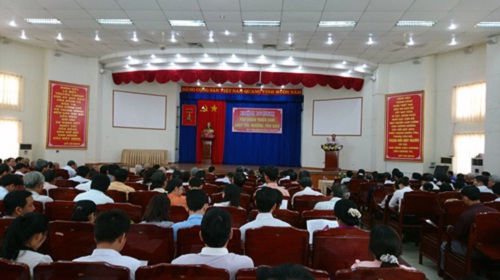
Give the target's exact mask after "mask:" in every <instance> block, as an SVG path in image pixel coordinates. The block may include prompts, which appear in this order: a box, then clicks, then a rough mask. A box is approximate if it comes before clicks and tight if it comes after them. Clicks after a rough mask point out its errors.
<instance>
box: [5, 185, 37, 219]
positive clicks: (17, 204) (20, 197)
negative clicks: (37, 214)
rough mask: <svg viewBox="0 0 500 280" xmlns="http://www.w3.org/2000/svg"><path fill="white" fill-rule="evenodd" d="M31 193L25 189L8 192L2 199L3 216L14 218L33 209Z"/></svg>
mask: <svg viewBox="0 0 500 280" xmlns="http://www.w3.org/2000/svg"><path fill="white" fill-rule="evenodd" d="M33 202H34V200H33V196H32V193H31V192H29V191H27V190H15V191H11V192H9V193H8V194H7V195H6V196H5V197H4V199H3V207H4V209H5V215H4V216H3V217H4V218H16V217H19V216H22V215H25V214H27V213H31V212H33V211H35V205H34V204H33Z"/></svg>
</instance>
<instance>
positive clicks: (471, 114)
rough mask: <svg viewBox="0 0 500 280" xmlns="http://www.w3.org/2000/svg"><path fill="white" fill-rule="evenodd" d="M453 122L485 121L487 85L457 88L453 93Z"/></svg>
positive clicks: (480, 84) (479, 84)
mask: <svg viewBox="0 0 500 280" xmlns="http://www.w3.org/2000/svg"><path fill="white" fill-rule="evenodd" d="M452 112H453V116H452V118H453V121H454V122H456V123H464V122H481V121H484V116H485V112H486V83H476V84H470V85H465V86H457V87H455V88H454V91H453V100H452Z"/></svg>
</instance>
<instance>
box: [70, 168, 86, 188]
mask: <svg viewBox="0 0 500 280" xmlns="http://www.w3.org/2000/svg"><path fill="white" fill-rule="evenodd" d="M89 176H90V167H88V166H85V165H81V166H78V167H77V168H76V176H75V177H71V178H69V180H71V181H75V182H78V183H80V184H83V183H86V182H88V181H90V179H89Z"/></svg>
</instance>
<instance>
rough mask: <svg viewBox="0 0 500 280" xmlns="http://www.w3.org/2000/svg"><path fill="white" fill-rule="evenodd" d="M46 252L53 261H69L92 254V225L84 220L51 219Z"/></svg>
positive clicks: (93, 247) (93, 245)
mask: <svg viewBox="0 0 500 280" xmlns="http://www.w3.org/2000/svg"><path fill="white" fill-rule="evenodd" d="M47 241H48V254H49V255H50V256H51V257H52V259H53V260H54V261H58V260H66V261H71V260H73V259H75V258H78V257H81V256H86V255H90V254H92V251H93V250H94V249H95V247H96V244H95V241H94V225H92V224H89V223H85V222H70V221H53V222H50V225H49V235H48V239H47Z"/></svg>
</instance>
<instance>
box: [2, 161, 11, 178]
mask: <svg viewBox="0 0 500 280" xmlns="http://www.w3.org/2000/svg"><path fill="white" fill-rule="evenodd" d="M0 161H1V159H0ZM9 173H10V168H9V165H7V164H5V163H1V164H0V178H2V177H3V176H5V175H6V174H9Z"/></svg>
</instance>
